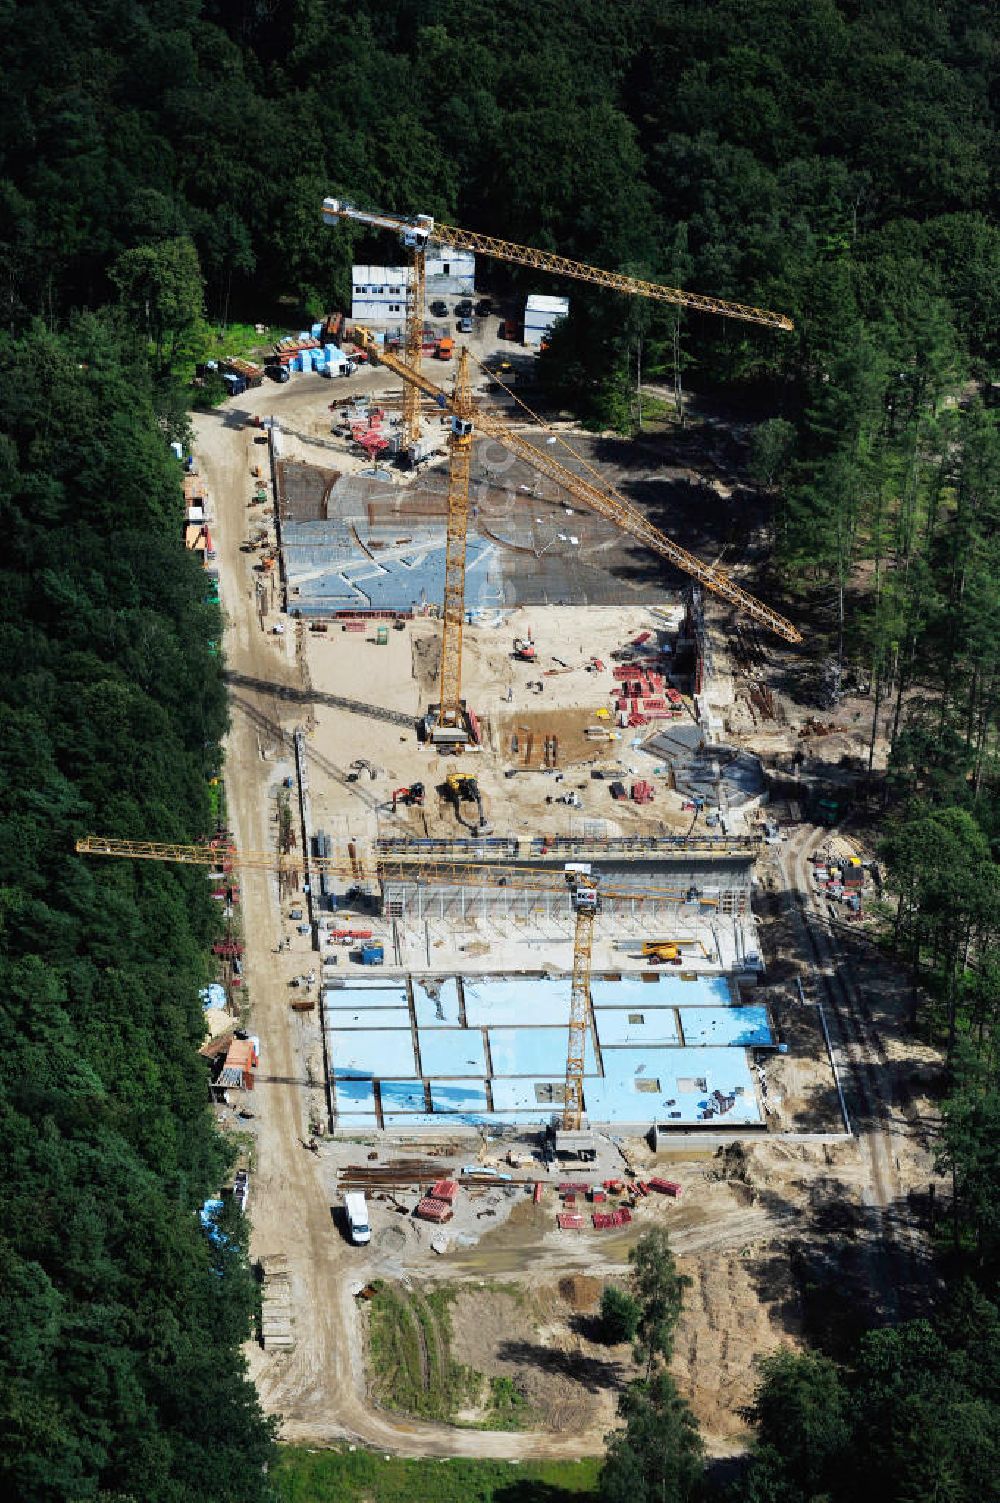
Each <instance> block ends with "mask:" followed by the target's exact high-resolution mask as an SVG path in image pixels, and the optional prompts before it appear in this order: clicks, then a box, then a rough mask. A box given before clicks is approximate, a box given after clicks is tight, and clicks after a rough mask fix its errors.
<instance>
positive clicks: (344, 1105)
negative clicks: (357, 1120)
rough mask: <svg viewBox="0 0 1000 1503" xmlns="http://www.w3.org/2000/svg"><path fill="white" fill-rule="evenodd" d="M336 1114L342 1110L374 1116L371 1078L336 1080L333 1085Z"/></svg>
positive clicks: (339, 1113)
mask: <svg viewBox="0 0 1000 1503" xmlns="http://www.w3.org/2000/svg"><path fill="white" fill-rule="evenodd" d="M334 1090H335V1093H336V1105H337V1114H338V1116H339V1117H341V1120H342V1114H343V1113H344V1112H353V1113H354V1114H355V1115H358V1114H360V1115H363V1116H364V1115H368V1116H371V1117H372V1119H373V1121H374V1117H375V1082H374V1081H373V1080H338V1081H337V1083H336V1086H335V1087H334Z"/></svg>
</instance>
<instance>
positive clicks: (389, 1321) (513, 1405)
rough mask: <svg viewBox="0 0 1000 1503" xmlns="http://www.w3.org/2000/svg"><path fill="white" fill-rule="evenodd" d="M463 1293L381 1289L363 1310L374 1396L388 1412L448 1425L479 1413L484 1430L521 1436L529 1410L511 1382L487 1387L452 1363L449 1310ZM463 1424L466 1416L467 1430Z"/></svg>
mask: <svg viewBox="0 0 1000 1503" xmlns="http://www.w3.org/2000/svg"><path fill="white" fill-rule="evenodd" d="M461 1288H462V1286H461V1285H457V1284H434V1285H432V1286H431V1287H429V1288H428V1289H426V1290H418V1289H415V1288H412V1287H411V1288H404V1287H402V1286H401V1285H398V1284H386V1283H380V1284H378V1285H376V1293H375V1296H374V1298H373V1299H372V1301H371V1303H370V1305H369V1307H368V1309H369V1327H368V1332H369V1334H368V1346H369V1368H370V1372H371V1381H372V1388H373V1390H374V1393H375V1396H376V1398H377V1399H378V1402H379V1403H380V1404H381V1405H382V1406H383V1407H384V1408H386V1409H396V1410H401V1411H402V1412H404V1413H406V1414H415V1415H419V1416H420V1417H421V1418H423V1419H436V1420H446V1421H454V1420H455V1416H456V1415H457V1414H458V1413H459V1411H460V1410H462V1409H471V1410H479V1411H480V1415H479V1417H478V1418H477V1419H476V1420H475V1421H473V1423H474V1425H475V1427H476V1428H478V1429H482V1430H521V1429H525V1428H527V1427H528V1426H529V1425H530V1424H531V1423H532V1422H533V1418H534V1417H533V1414H532V1410H531V1407H530V1405H529V1403H528V1401H527V1398H526V1397H525V1395H524V1394H523V1393H522V1392H521V1391H520V1389H519V1388H518V1386H517V1384H516V1382H515V1381H514V1380H513V1379H512V1378H506V1377H494V1378H490V1379H487V1378H486V1377H485V1376H484V1374H483V1373H480V1372H477V1371H476V1370H475V1369H474V1368H471V1367H465V1366H463V1365H462V1363H460V1362H456V1361H455V1360H454V1358H453V1357H452V1355H451V1306H452V1303H453V1301H454V1300H455V1297H456V1296H457V1295H458V1294H459V1292H460V1290H461ZM468 1420H469V1417H468V1416H466V1422H468Z"/></svg>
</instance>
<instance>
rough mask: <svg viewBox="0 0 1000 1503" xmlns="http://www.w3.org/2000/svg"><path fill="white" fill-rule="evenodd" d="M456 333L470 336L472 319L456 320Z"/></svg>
mask: <svg viewBox="0 0 1000 1503" xmlns="http://www.w3.org/2000/svg"><path fill="white" fill-rule="evenodd" d="M458 332H459V333H460V334H471V333H472V319H471V318H460V319H459V320H458Z"/></svg>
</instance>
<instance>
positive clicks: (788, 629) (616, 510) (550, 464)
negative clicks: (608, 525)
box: [354, 328, 802, 642]
mask: <svg viewBox="0 0 1000 1503" xmlns="http://www.w3.org/2000/svg"><path fill="white" fill-rule="evenodd" d="M354 336H355V340H356V342H357V343H358V344H359V345H361V346H362V347H363V348H364V349H366V350H367V351H368V352H369V353H370V354H371V355H373V356H374V357H375V359H377V360H379V361H380V362H381V363H382V364H383V365H384V366H386V368H387V369H388V370H391V371H393V372H394V373H395V374H396V375H398V376H401V377H402V379H403V381H404V382H407V383H410V384H412V385H414V386H416V387H417V388H418V389H419V390H420V391H422V392H423V393H424V395H425V396H428V397H431V398H432V399H433V400H434V401H435V402H436V403H437V405H438V406H439V407H441V408H444V409H445V410H446V411H448V412H454V411H455V406H454V401H453V399H452V398H451V397H450V396H449V395H448V393H447V392H446V391H445V390H444V388H443V387H441V386H438V385H437V383H436V382H434V381H432V380H431V379H430V377H429V376H426V375H424V373H423V372H422V371H418V370H413V369H411V368H410V366H408V365H407V364H406V362H405V361H403V360H400V359H398V357H397V356H395V355H393V354H391V353H390V352H389V351H388V350H383V349H381V348H380V346H379V345H378V344H377V342H376V340H375V338H374V336H373V335H372V333H371V332H370V331H369V330H368V329H362V328H356V329H355V331H354ZM472 422H473V424H474V425H475V428H476V430H477V432H479V433H484V434H487V435H488V436H489V437H490V438H495V439H496V440H497V442H498V443H501V444H503V446H504V448H505V449H507V450H509V451H510V453H512V454H514V455H516V456H517V458H518V459H521V460H523V461H524V462H525V464H528V465H531V466H532V468H533V469H536V470H538V471H539V472H540V473H541V474H543V475H546V476H548V478H549V479H550V480H552V481H554V482H555V484H556V485H558V486H559V487H560V488H561V489H562V490H564V491H565V492H566V493H567V494H568V495H570V496H573V497H574V498H575V499H576V500H577V501H579V502H580V503H581V504H582V505H583V506H586V507H587V508H588V510H590V511H594V512H596V513H597V514H598V516H601V517H605V518H606V519H607V520H608V521H609V522H613V523H614V524H615V526H616V527H619V528H621V530H622V531H623V532H626V533H628V534H629V535H630V536H631V537H634V538H635V539H636V540H637V541H638V542H640V543H643V544H644V545H645V546H646V547H647V548H649V549H651V550H652V552H654V553H658V554H660V556H661V557H662V558H666V559H668V560H669V562H670V563H672V564H673V565H674V566H675V568H678V569H680V570H681V572H682V573H684V574H687V575H689V576H690V577H691V578H692V579H696V580H697V581H698V583H699V584H701V585H703V586H704V588H705V589H706V590H710V591H711V592H712V594H714V595H718V596H720V597H721V598H722V599H723V600H726V601H728V602H729V604H730V605H734V606H736V608H737V609H738V610H741V611H744V612H745V613H746V614H747V615H748V616H750V617H751V618H752V620H754V621H757V622H759V623H760V624H761V625H762V626H766V627H767V628H768V629H769V630H770V631H773V632H774V633H775V634H776V635H777V636H779V637H782V638H783V639H784V640H785V641H786V642H801V641H802V633H801V632H800V631H799V630H798V628H797V627H795V626H793V625H792V623H791V622H790V621H788V620H786V618H785V617H784V616H781V615H779V614H778V612H777V611H775V610H772V609H771V607H770V606H769V605H765V604H764V602H763V601H761V600H758V599H757V598H756V597H755V596H753V595H751V594H750V593H749V591H747V590H744V589H741V587H740V586H739V585H738V584H735V583H734V581H733V580H731V579H730V578H729V576H728V575H726V574H724V573H723V572H722V571H721V570H720V569H718V568H715V567H713V566H711V565H710V564H704V563H702V561H701V559H699V558H696V557H695V555H694V554H693V553H689V552H688V551H687V549H686V548H682V547H681V546H680V544H679V543H675V542H674V541H673V540H672V539H671V538H669V537H667V535H666V533H663V532H661V531H660V529H659V528H658V527H654V526H653V524H652V522H649V521H647V519H646V518H645V517H644V516H643V514H642V512H641V511H639V509H638V507H636V506H633V505H632V503H631V501H628V500H626V498H625V497H624V496H623V495H621V494H620V493H619V492H618V491H616V490H614V489H612V488H611V487H610V486H609V487H608V488H607V489H606V490H601V489H600V488H599V487H598V486H596V485H592V484H591V483H590V481H588V480H584V479H582V478H581V477H580V476H579V475H576V474H574V473H573V471H572V470H569V469H567V468H566V466H565V465H563V464H560V463H559V461H558V460H557V459H555V458H553V456H552V455H551V454H547V453H546V452H545V451H544V450H543V449H539V448H536V447H535V445H534V444H532V443H530V442H529V440H528V439H526V438H525V437H524V435H523V434H521V433H518V432H517V430H516V429H515V428H512V427H511V426H510V424H509V423H506V422H504V420H503V419H502V418H500V417H498V416H497V415H496V414H495V413H493V412H490V411H489V410H488V409H486V408H483V407H481V406H475V405H474V406H473V413H472Z"/></svg>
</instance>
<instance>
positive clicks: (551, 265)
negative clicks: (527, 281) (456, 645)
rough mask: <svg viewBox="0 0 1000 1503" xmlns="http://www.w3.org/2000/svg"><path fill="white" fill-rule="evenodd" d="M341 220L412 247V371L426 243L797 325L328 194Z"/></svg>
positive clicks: (410, 436)
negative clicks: (385, 232)
mask: <svg viewBox="0 0 1000 1503" xmlns="http://www.w3.org/2000/svg"><path fill="white" fill-rule="evenodd" d="M342 219H348V220H352V221H353V222H354V223H356V224H364V225H368V226H370V227H371V228H372V229H383V230H391V231H393V232H394V233H395V234H397V235H399V237H400V239H401V240H402V243H403V245H404V246H405V247H406V249H407V250H408V251H409V252H410V259H411V265H410V279H409V285H408V288H407V296H406V359H407V363H408V364H409V365H410V367H411V368H412V369H413V370H416V371H419V369H420V362H421V353H422V345H423V327H424V295H425V289H426V258H427V245H428V242H431V241H433V243H434V244H436V245H452V246H455V247H456V248H457V249H463V250H471V251H477V252H478V253H479V254H480V255H483V256H491V257H492V258H493V259H494V260H498V261H507V262H510V263H511V264H512V265H515V266H531V267H534V268H536V269H537V270H539V271H548V272H552V273H553V274H554V275H556V276H560V277H572V278H573V279H574V280H575V281H578V282H589V283H590V284H591V285H592V286H595V287H607V288H610V289H611V290H612V291H614V292H625V293H629V294H630V295H632V296H633V297H645V298H651V299H652V300H653V301H654V302H661V303H673V304H674V305H675V306H676V307H681V308H690V309H692V311H694V312H696V313H714V314H719V315H721V316H722V317H724V318H736V319H739V320H740V321H741V322H742V323H751V324H760V325H762V326H763V327H764V328H767V329H782V330H789V329H793V328H794V327H795V325H794V324H793V323H792V320H791V319H790V318H788V317H786V316H785V314H783V313H773V312H771V310H770V309H768V308H755V307H753V306H752V305H750V304H747V303H734V302H729V301H727V300H726V299H725V298H719V297H709V296H708V295H707V294H705V293H701V292H685V291H683V289H682V288H680V287H668V286H665V285H664V284H663V283H661V282H647V281H644V280H643V279H642V278H641V277H629V276H625V275H624V274H623V273H622V272H618V271H606V270H605V269H604V268H603V267H600V266H588V265H587V264H586V262H584V261H571V260H570V259H569V258H568V257H567V256H556V255H553V254H552V253H551V252H550V251H542V250H536V249H535V248H534V247H533V246H530V245H516V244H514V242H513V241H510V240H499V239H497V237H496V236H495V235H480V234H478V233H477V232H476V231H475V230H461V229H458V228H456V226H455V225H452V224H441V223H440V222H439V221H438V222H435V220H434V219H433V218H432V217H431V215H429V214H413V215H409V216H407V215H403V214H384V213H382V212H380V211H378V210H374V209H359V208H358V207H357V206H356V205H355V204H350V203H347V202H346V201H345V200H344V199H342V198H324V200H323V222H324V223H325V224H329V225H334V224H337V223H338V221H340V220H342ZM403 433H404V440H405V442H406V443H407V444H411V443H415V442H416V440H417V439H418V438H419V436H420V395H419V392H418V391H416V390H414V389H412V388H408V387H405V386H404V388H403Z"/></svg>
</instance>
